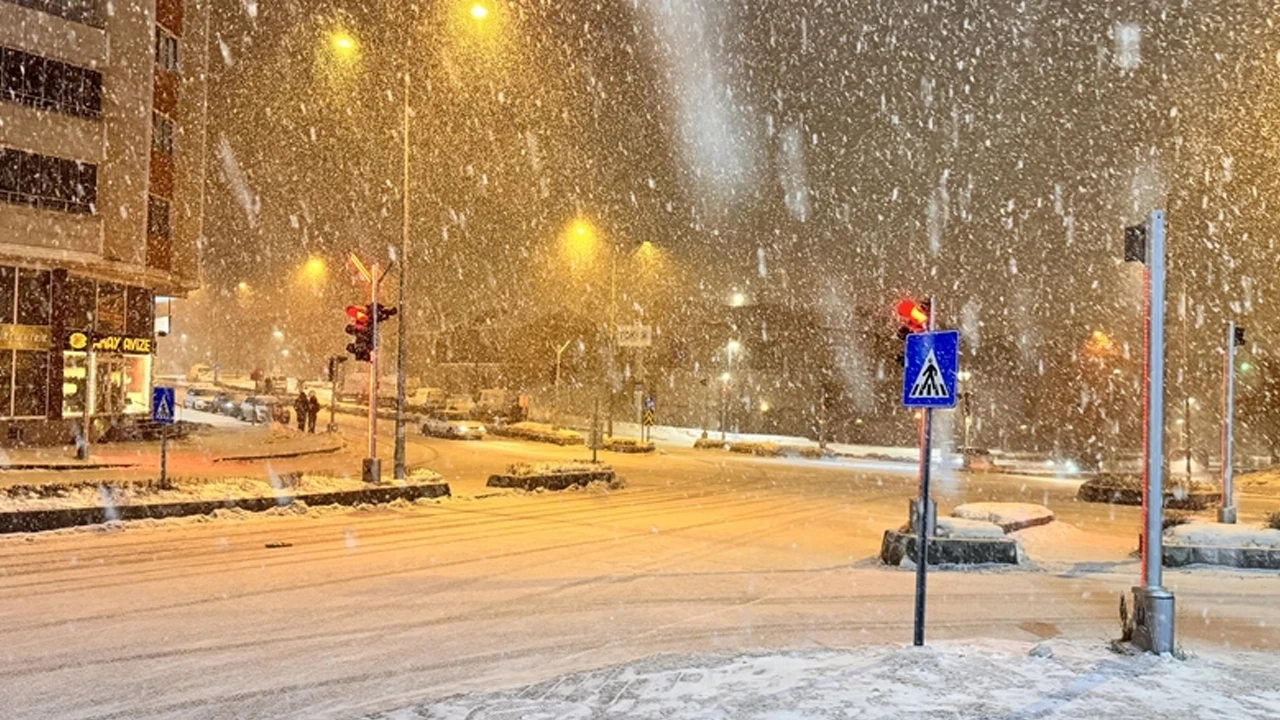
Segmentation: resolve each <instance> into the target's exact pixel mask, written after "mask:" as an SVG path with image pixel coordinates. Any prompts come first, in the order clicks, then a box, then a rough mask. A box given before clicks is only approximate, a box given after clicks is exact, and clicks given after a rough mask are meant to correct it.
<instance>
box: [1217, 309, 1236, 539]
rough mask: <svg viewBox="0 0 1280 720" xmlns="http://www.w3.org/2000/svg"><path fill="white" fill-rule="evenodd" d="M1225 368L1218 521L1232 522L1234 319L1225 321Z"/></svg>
mask: <svg viewBox="0 0 1280 720" xmlns="http://www.w3.org/2000/svg"><path fill="white" fill-rule="evenodd" d="M1225 355H1226V358H1225V359H1226V368H1225V372H1224V374H1223V388H1222V396H1223V397H1222V507H1221V508H1219V509H1218V522H1221V523H1229V524H1234V523H1235V521H1236V504H1235V493H1234V492H1233V488H1232V479H1233V478H1232V469H1233V468H1232V465H1233V460H1234V457H1233V456H1232V452H1233V449H1232V446H1233V445H1234V444H1235V443H1234V442H1233V441H1234V440H1235V437H1234V436H1235V414H1236V321H1235V320H1232V321H1230V322H1229V323H1227V351H1226V353H1225Z"/></svg>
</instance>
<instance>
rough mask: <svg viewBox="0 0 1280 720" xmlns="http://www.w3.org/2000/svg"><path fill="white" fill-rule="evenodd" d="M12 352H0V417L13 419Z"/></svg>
mask: <svg viewBox="0 0 1280 720" xmlns="http://www.w3.org/2000/svg"><path fill="white" fill-rule="evenodd" d="M12 411H13V351H12V350H0V417H13V412H12Z"/></svg>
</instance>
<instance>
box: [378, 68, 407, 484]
mask: <svg viewBox="0 0 1280 720" xmlns="http://www.w3.org/2000/svg"><path fill="white" fill-rule="evenodd" d="M401 135H402V136H403V140H404V143H403V148H404V153H403V166H404V174H403V177H402V178H401V181H402V187H401V195H402V197H401V200H402V202H401V203H400V204H401V205H402V209H403V213H402V216H401V228H400V275H399V281H400V332H399V339H398V342H397V343H396V450H395V460H394V463H395V469H394V473H395V479H396V480H404V479H405V472H404V392H405V364H406V363H407V361H408V353H409V313H408V312H406V307H405V303H406V302H407V301H408V297H407V294H406V288H407V287H408V283H407V281H406V277H407V276H408V274H409V71H408V70H405V73H404V128H403V131H402V133H401ZM374 302H377V299H376V296H375V299H374Z"/></svg>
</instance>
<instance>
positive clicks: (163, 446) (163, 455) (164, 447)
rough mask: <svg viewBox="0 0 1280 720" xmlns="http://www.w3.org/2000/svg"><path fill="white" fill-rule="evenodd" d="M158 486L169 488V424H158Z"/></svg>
mask: <svg viewBox="0 0 1280 720" xmlns="http://www.w3.org/2000/svg"><path fill="white" fill-rule="evenodd" d="M160 488H161V489H163V490H168V489H169V426H168V425H161V426H160Z"/></svg>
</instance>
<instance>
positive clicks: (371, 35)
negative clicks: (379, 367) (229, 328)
mask: <svg viewBox="0 0 1280 720" xmlns="http://www.w3.org/2000/svg"><path fill="white" fill-rule="evenodd" d="M470 4H471V3H469V2H468V3H455V2H443V3H436V4H427V5H422V6H420V7H418V8H413V7H411V6H405V5H402V4H401V3H395V2H384V3H382V4H380V5H379V4H367V3H357V2H347V3H319V4H318V3H306V4H305V5H303V4H299V3H264V4H261V5H256V6H254V5H252V4H250V5H245V4H242V3H240V2H235V3H230V2H225V1H223V2H220V3H219V4H218V6H217V8H216V13H215V19H214V32H215V33H216V35H217V39H216V40H215V43H214V48H213V53H214V58H213V65H212V67H213V78H212V85H211V91H210V98H209V113H210V120H211V132H210V140H209V153H210V163H211V168H212V174H211V177H210V186H209V193H208V203H209V204H208V208H207V213H208V215H207V221H206V234H207V236H208V241H207V246H206V250H205V254H204V270H205V273H206V278H207V280H208V281H209V282H210V283H211V284H212V285H214V286H217V287H224V288H229V287H231V286H233V285H234V284H235V283H236V282H239V281H241V280H248V281H249V282H253V283H256V284H258V285H271V284H273V283H276V282H277V281H280V282H283V281H281V280H280V278H282V277H284V276H285V275H286V274H287V273H288V272H289V268H291V267H295V266H297V265H298V264H300V263H301V262H303V261H304V260H305V259H306V257H307V256H308V255H309V254H311V253H319V254H322V255H325V256H329V257H334V258H340V257H341V256H342V255H343V254H344V253H345V252H346V251H348V250H351V249H359V250H360V251H362V252H363V253H364V254H365V255H366V256H368V257H373V256H382V257H386V254H387V248H388V247H389V246H394V245H398V243H399V238H400V212H401V210H400V177H401V176H400V173H401V165H400V162H401V153H400V149H401V145H400V143H401V135H400V120H401V115H400V113H401V101H402V96H401V94H400V84H399V83H400V81H399V80H398V77H399V76H398V73H399V72H401V71H402V69H404V68H406V67H407V69H408V70H409V72H410V73H411V77H412V78H413V86H412V93H411V98H412V102H413V107H414V110H413V120H412V124H411V138H412V140H411V158H412V168H413V169H412V173H411V176H412V180H411V194H412V197H413V199H412V206H413V213H412V214H413V224H412V245H413V248H412V252H411V261H412V265H411V268H412V270H413V278H414V281H413V289H414V293H415V296H417V297H420V298H421V299H422V301H423V304H424V306H425V307H423V308H422V310H423V311H425V312H423V315H424V316H425V317H426V318H427V322H428V323H431V324H439V325H441V326H446V325H449V324H453V323H459V322H468V321H476V320H477V319H480V320H483V321H487V322H503V321H508V320H515V319H519V318H527V317H529V315H530V313H535V314H536V313H537V312H543V311H545V310H546V309H547V308H548V307H551V306H556V305H557V304H565V303H569V304H573V303H579V304H582V303H588V304H589V303H590V302H594V300H592V298H597V297H598V294H599V292H600V285H599V283H598V281H596V280H594V279H592V280H587V281H586V282H587V284H588V286H589V287H587V289H586V291H585V294H584V293H579V292H570V293H565V292H560V293H556V292H548V288H551V289H552V290H554V288H555V287H556V284H557V282H558V280H557V277H558V275H559V274H558V273H557V271H556V268H557V267H558V266H557V264H556V259H555V258H556V248H557V242H558V238H559V237H560V235H561V233H562V232H563V230H564V228H565V227H566V226H567V225H568V224H569V223H570V222H571V221H572V220H573V218H574V217H575V216H577V215H582V216H585V217H588V218H590V219H591V221H592V222H593V223H595V224H596V226H597V227H598V228H599V229H600V232H601V233H602V235H603V236H605V237H607V238H608V239H609V240H610V241H612V242H616V243H619V244H628V243H633V242H638V241H642V240H648V241H651V242H653V243H654V244H655V245H657V246H659V247H660V248H662V250H663V251H664V252H666V253H668V254H669V258H670V259H671V261H672V262H673V263H675V264H676V265H678V266H679V267H680V268H682V272H684V273H687V274H685V275H683V278H684V280H685V281H684V282H683V283H682V284H683V286H684V287H685V288H686V289H687V291H688V292H689V294H690V296H701V297H706V298H714V299H721V298H723V297H727V296H728V294H729V292H730V290H731V289H732V288H735V287H736V288H739V289H742V290H745V291H747V292H748V293H749V295H750V296H751V298H752V299H753V300H755V301H779V302H791V303H800V304H803V305H806V306H811V307H815V308H817V309H818V310H819V311H820V313H821V314H822V316H823V317H824V318H826V321H827V322H829V323H830V324H832V325H841V324H849V323H858V322H863V323H865V322H884V323H886V327H887V326H888V323H889V322H890V319H889V310H890V308H891V306H892V304H893V301H895V300H897V299H898V298H900V297H901V296H904V295H917V296H925V295H928V294H933V295H936V296H937V297H938V302H939V304H940V306H941V307H942V311H941V313H940V319H941V321H942V323H943V324H944V325H961V326H963V327H964V329H965V330H966V333H967V335H968V336H970V342H974V341H976V342H978V343H981V342H982V338H992V339H996V338H1004V339H1005V340H1008V341H1009V342H1011V343H1012V345H1013V346H1016V347H1019V348H1021V349H1022V354H1023V356H1024V358H1023V362H1024V365H1025V366H1026V367H1033V366H1035V365H1036V364H1037V363H1039V362H1042V361H1043V359H1044V358H1045V357H1046V356H1048V355H1051V354H1052V353H1055V352H1056V353H1060V354H1062V353H1066V354H1069V353H1071V352H1072V349H1073V348H1075V347H1078V346H1079V344H1080V342H1081V341H1082V340H1083V339H1084V338H1085V337H1087V336H1088V333H1089V331H1090V330H1091V329H1094V328H1102V329H1104V330H1105V331H1106V332H1108V333H1110V334H1111V335H1113V336H1115V337H1116V338H1117V339H1119V340H1121V341H1123V342H1130V343H1138V342H1140V338H1141V333H1140V326H1139V321H1140V307H1139V304H1140V271H1139V270H1138V269H1136V268H1133V267H1126V266H1124V265H1123V264H1122V263H1121V262H1120V255H1121V252H1122V237H1123V227H1124V226H1125V225H1126V224H1132V223H1135V222H1137V221H1139V220H1140V219H1141V218H1142V217H1143V216H1144V215H1145V213H1146V212H1147V210H1149V209H1150V208H1151V207H1153V206H1157V205H1159V206H1162V207H1164V208H1165V209H1166V210H1167V212H1168V217H1169V229H1170V239H1169V242H1170V249H1171V257H1170V267H1171V270H1170V279H1169V289H1170V304H1171V308H1172V309H1173V313H1172V314H1171V315H1170V331H1171V336H1172V335H1173V333H1174V332H1181V325H1180V323H1181V320H1180V318H1179V314H1178V313H1179V312H1180V309H1181V308H1182V307H1183V306H1184V303H1183V299H1182V296H1183V295H1184V294H1185V295H1186V296H1187V297H1188V298H1189V301H1188V302H1187V303H1185V306H1186V307H1187V308H1188V309H1189V312H1188V317H1189V322H1188V337H1189V343H1190V354H1191V355H1192V357H1193V358H1196V359H1195V360H1193V362H1198V363H1200V364H1201V366H1202V368H1201V374H1203V375H1204V376H1205V385H1204V387H1205V388H1208V387H1211V386H1212V383H1211V382H1209V380H1210V379H1211V376H1212V378H1216V373H1215V372H1213V369H1214V368H1216V366H1217V365H1216V364H1217V363H1218V360H1217V359H1216V357H1217V356H1216V355H1213V354H1212V353H1211V352H1210V350H1211V348H1212V347H1216V346H1218V345H1220V344H1221V340H1220V337H1219V336H1220V335H1221V334H1222V332H1221V325H1222V323H1223V322H1224V320H1225V317H1226V315H1225V314H1224V313H1227V312H1234V313H1235V314H1236V316H1237V317H1239V318H1240V322H1241V323H1242V324H1244V325H1246V326H1248V327H1249V328H1250V337H1251V339H1252V340H1254V341H1256V342H1257V343H1258V346H1256V347H1251V348H1250V351H1251V352H1252V351H1262V350H1272V351H1275V350H1277V349H1280V348H1277V347H1276V345H1275V341H1274V340H1273V338H1274V335H1275V333H1276V332H1277V331H1280V324H1278V323H1277V322H1276V321H1275V320H1274V318H1273V316H1274V311H1271V312H1268V310H1269V309H1271V308H1274V307H1275V304H1276V301H1275V300H1273V298H1274V295H1275V292H1276V290H1277V282H1278V280H1280V272H1277V256H1278V254H1280V251H1278V250H1277V248H1276V235H1277V221H1276V220H1275V219H1274V218H1273V217H1271V213H1270V212H1269V209H1270V206H1271V205H1272V204H1273V203H1274V202H1275V201H1274V198H1275V196H1276V193H1277V191H1278V190H1280V157H1277V155H1278V154H1280V153H1277V148H1276V143H1275V140H1274V138H1276V137H1280V136H1278V135H1277V133H1276V132H1275V129H1276V128H1275V127H1274V126H1275V124H1276V123H1277V122H1278V121H1277V120H1276V110H1277V105H1278V104H1280V30H1278V29H1277V28H1276V25H1275V22H1274V19H1275V18H1276V17H1277V16H1276V13H1275V10H1274V7H1273V6H1272V5H1271V4H1270V3H1268V2H1265V1H1263V2H1244V1H1240V0H1237V1H1234V2H1213V3H1209V2H1180V3H1146V2H1128V3H1125V2H1107V1H1103V0H1096V1H1091V2H1047V1H1046V2H1033V1H1029V2H1020V3H977V2H971V1H965V0H956V1H953V2H916V3H898V2H860V1H854V0H834V1H827V2H821V1H819V0H806V1H799V0H750V1H746V0H723V1H716V2H712V1H710V0H620V1H617V2H609V1H606V0H596V1H595V2H583V1H580V0H555V1H554V2H552V1H550V0H545V1H538V0H525V1H522V2H512V3H493V4H491V8H492V13H491V15H490V18H489V19H488V20H487V23H488V24H487V26H486V29H485V30H484V31H483V32H484V34H483V35H477V33H476V31H475V29H474V28H473V27H470V26H468V24H467V22H468V20H469V18H467V17H466V10H467V9H468V8H469V7H470ZM250 7H252V8H254V10H253V12H250V11H249V10H248V8H250ZM304 7H305V9H303V8H304ZM337 30H342V31H345V32H348V33H350V35H351V36H352V37H354V38H358V41H359V45H358V47H359V51H358V58H355V59H352V58H347V59H346V60H339V59H338V58H336V57H335V55H334V54H333V50H332V47H331V46H330V45H329V40H330V38H331V37H332V33H333V32H335V31H337ZM427 78H429V80H428V79H427ZM337 274H338V275H340V276H341V275H342V273H341V272H339V273H337ZM338 280H339V281H340V286H341V287H339V288H338V290H337V291H336V292H338V294H342V293H344V292H346V293H349V294H350V295H351V296H352V297H355V296H356V295H357V294H358V290H357V289H356V288H355V286H354V285H350V284H349V283H348V281H347V278H346V277H345V276H342V277H339V278H338ZM593 293H594V294H593ZM867 318H871V320H868V319H867ZM1176 337H1177V338H1178V339H1179V340H1180V339H1181V336H1180V335H1179V336H1176ZM1179 353H1180V350H1179V349H1178V348H1173V356H1172V357H1171V361H1170V363H1171V368H1172V369H1173V370H1174V371H1175V372H1176V371H1177V369H1178V368H1179V367H1181V360H1180V359H1179V358H1180V357H1181V356H1180V355H1179ZM1193 369H1194V366H1193ZM1214 382H1216V380H1214Z"/></svg>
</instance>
